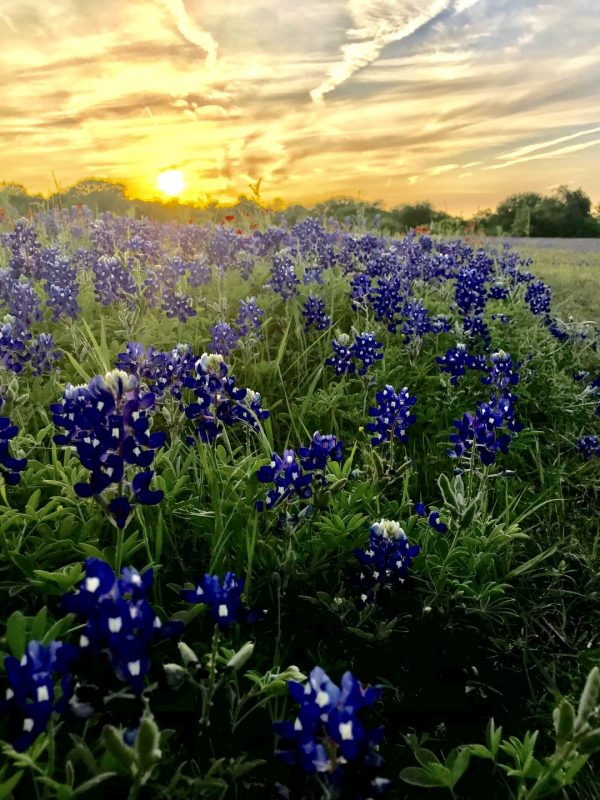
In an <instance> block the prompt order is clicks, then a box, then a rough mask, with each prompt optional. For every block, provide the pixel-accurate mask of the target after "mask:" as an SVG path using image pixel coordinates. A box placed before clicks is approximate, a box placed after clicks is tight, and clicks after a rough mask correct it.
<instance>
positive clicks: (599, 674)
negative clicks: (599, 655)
mask: <svg viewBox="0 0 600 800" xmlns="http://www.w3.org/2000/svg"><path fill="white" fill-rule="evenodd" d="M599 692H600V670H599V669H598V667H594V668H593V669H592V670H591V672H590V674H589V675H588V677H587V680H586V682H585V686H584V687H583V692H582V693H581V698H580V700H579V706H578V708H577V718H576V720H575V726H574V727H575V732H577V731H579V729H580V728H581V727H582V726H583V725H585V724H586V723H587V721H588V719H589V717H590V716H591V714H592V713H593V712H594V709H595V708H596V706H597V705H598V693H599Z"/></svg>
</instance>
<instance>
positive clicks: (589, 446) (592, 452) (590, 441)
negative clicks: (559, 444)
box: [576, 434, 600, 460]
mask: <svg viewBox="0 0 600 800" xmlns="http://www.w3.org/2000/svg"><path fill="white" fill-rule="evenodd" d="M576 444H577V449H578V450H579V452H580V453H581V455H582V456H583V457H584V458H585V459H586V460H588V459H590V458H591V457H592V456H598V458H600V438H599V437H598V436H594V435H592V434H588V435H587V436H582V437H581V438H580V439H577V442H576Z"/></svg>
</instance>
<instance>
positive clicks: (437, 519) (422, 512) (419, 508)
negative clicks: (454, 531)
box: [415, 503, 448, 533]
mask: <svg viewBox="0 0 600 800" xmlns="http://www.w3.org/2000/svg"><path fill="white" fill-rule="evenodd" d="M415 513H417V514H418V515H419V516H420V517H427V524H428V525H429V527H430V528H433V529H434V531H437V532H438V533H446V531H447V530H448V526H447V525H446V523H445V522H442V520H441V514H440V512H439V511H436V510H435V509H432V510H431V511H430V512H429V514H427V508H426V506H425V503H415Z"/></svg>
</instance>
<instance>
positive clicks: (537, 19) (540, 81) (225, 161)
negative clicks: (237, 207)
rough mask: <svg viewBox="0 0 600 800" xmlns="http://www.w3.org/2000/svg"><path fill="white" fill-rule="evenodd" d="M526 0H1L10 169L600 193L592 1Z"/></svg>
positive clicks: (189, 190) (396, 191) (195, 188)
mask: <svg viewBox="0 0 600 800" xmlns="http://www.w3.org/2000/svg"><path fill="white" fill-rule="evenodd" d="M523 5H524V6H526V7H527V8H526V13H525V12H523V13H519V12H517V11H515V4H514V3H513V2H509V0H493V2H492V0H479V1H478V2H472V1H471V0H422V2H418V3H417V2H416V0H372V1H370V2H366V0H365V2H363V1H362V0H360V2H359V0H305V2H303V3H302V4H298V3H297V1H296V0H294V1H292V0H279V2H278V3H276V4H275V3H271V2H269V1H268V0H236V1H234V0H219V2H217V0H133V1H132V2H130V3H129V2H128V3H123V2H121V0H119V2H117V0H105V2H104V3H102V4H99V3H98V2H97V0H54V2H53V3H49V4H35V5H33V6H31V7H30V6H27V5H24V4H23V3H21V2H20V0H19V1H18V0H3V4H2V13H1V14H0V89H1V95H0V98H1V99H0V138H1V144H2V147H1V148H0V180H1V179H5V180H14V181H18V182H23V183H25V184H26V185H27V186H28V187H30V188H31V189H34V190H42V191H47V190H51V189H52V188H53V178H52V172H54V173H55V174H56V176H57V178H58V180H59V181H60V182H61V183H62V184H69V183H72V182H74V181H76V180H78V179H80V178H82V177H84V176H86V175H95V176H97V177H107V178H112V179H116V180H119V181H122V182H124V183H126V184H127V185H128V186H129V187H130V189H131V191H133V192H135V193H138V194H140V195H142V196H153V195H154V194H156V193H157V189H156V185H155V178H156V175H157V174H158V173H160V172H163V171H165V170H168V169H171V168H175V169H178V170H181V171H182V172H184V173H185V176H186V184H187V185H186V189H185V191H184V192H183V194H182V199H183V200H192V199H196V198H198V199H206V198H208V197H209V196H213V197H217V198H218V199H222V200H232V199H235V197H236V196H237V195H238V194H239V193H241V192H247V191H248V183H250V182H251V181H255V180H256V179H257V178H259V177H263V192H264V193H265V196H266V197H267V198H273V197H275V196H281V197H283V198H285V199H286V200H288V201H290V202H296V201H300V202H311V201H313V200H320V199H323V198H325V197H328V196H331V195H335V194H344V195H353V196H356V195H357V193H359V192H360V194H361V197H363V198H365V199H373V200H375V199H380V200H383V201H385V202H386V203H388V204H390V205H395V204H397V203H400V202H403V201H412V200H420V199H430V200H431V201H432V202H434V203H436V204H438V205H440V206H444V205H445V206H446V207H447V208H448V209H449V210H456V211H461V210H462V211H469V210H474V209H475V208H476V207H477V206H478V205H480V204H481V205H490V204H494V203H495V202H496V201H497V200H499V199H501V198H502V197H503V196H506V195H507V194H509V193H512V192H514V191H518V190H520V189H521V188H526V189H540V190H543V189H545V187H547V186H548V185H553V184H557V183H561V182H564V181H571V182H573V183H576V184H579V183H580V184H581V185H582V186H583V187H584V188H585V189H586V190H587V191H589V192H590V193H592V194H593V195H595V197H598V196H600V185H594V183H593V181H594V180H595V181H597V182H600V165H598V157H599V152H600V151H599V148H598V147H597V146H596V144H595V140H596V139H597V138H598V137H597V136H596V135H595V134H597V133H598V132H600V102H599V101H600V90H599V86H600V68H599V66H598V64H599V63H600V60H598V59H596V60H594V56H595V55H596V54H597V53H598V44H597V42H598V40H599V36H598V34H599V33H600V31H598V30H597V24H596V23H595V21H594V19H595V18H594V15H593V14H592V13H591V11H592V10H593V9H592V6H593V3H592V0H575V2H574V3H573V4H569V5H570V6H576V7H577V8H576V9H575V8H570V9H568V10H566V9H561V8H560V7H559V6H558V4H555V5H554V6H553V8H552V11H550V10H549V7H548V5H544V6H543V7H542V6H541V5H540V6H539V8H538V4H537V3H535V2H533V0H531V2H530V0H523ZM594 25H596V28H594ZM574 53H575V54H576V56H574V57H573V58H571V54H574ZM567 63H568V65H569V66H568V68H566V66H565V65H566V64H567ZM315 100H316V101H318V102H314V101H315ZM321 101H322V102H321ZM510 166H514V169H509V168H508V167H510ZM594 166H596V167H598V168H596V169H594ZM505 167H506V168H505Z"/></svg>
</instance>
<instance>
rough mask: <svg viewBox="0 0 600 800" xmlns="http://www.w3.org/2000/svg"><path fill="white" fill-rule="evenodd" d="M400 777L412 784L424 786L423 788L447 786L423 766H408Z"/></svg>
mask: <svg viewBox="0 0 600 800" xmlns="http://www.w3.org/2000/svg"><path fill="white" fill-rule="evenodd" d="M400 778H401V780H403V781H404V782H405V783H410V784H411V786H422V787H423V788H428V789H433V788H443V787H445V786H447V784H446V783H444V782H443V781H442V782H440V780H439V779H438V778H436V777H435V775H432V774H431V773H430V772H428V771H427V770H424V769H421V767H406V768H405V769H403V770H402V772H401V773H400Z"/></svg>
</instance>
